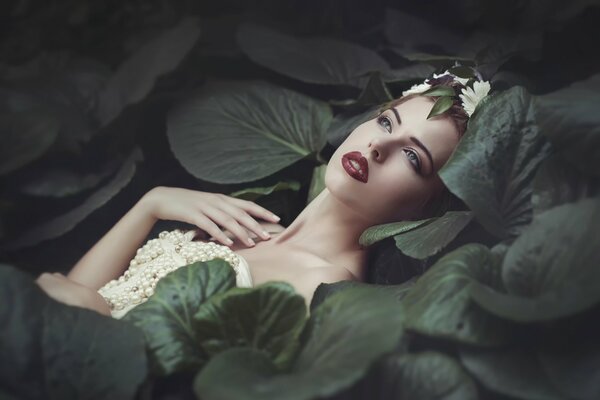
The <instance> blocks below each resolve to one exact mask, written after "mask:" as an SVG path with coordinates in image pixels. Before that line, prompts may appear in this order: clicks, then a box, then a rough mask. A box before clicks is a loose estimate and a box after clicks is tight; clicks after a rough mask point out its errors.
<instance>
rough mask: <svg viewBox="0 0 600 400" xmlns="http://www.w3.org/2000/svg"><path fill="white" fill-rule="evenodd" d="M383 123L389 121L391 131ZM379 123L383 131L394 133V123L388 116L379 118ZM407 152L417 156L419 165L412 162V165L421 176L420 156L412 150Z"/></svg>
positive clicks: (381, 115)
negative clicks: (392, 130)
mask: <svg viewBox="0 0 600 400" xmlns="http://www.w3.org/2000/svg"><path fill="white" fill-rule="evenodd" d="M383 121H387V122H388V124H389V126H390V130H388V128H386V127H385V126H384V125H383ZM377 123H378V124H379V125H381V126H382V127H383V129H385V130H386V131H388V133H392V132H391V129H392V126H393V123H392V120H391V119H390V118H389V117H388V116H386V115H383V114H380V115H379V116H378V117H377ZM406 150H408V151H409V152H410V153H411V154H413V155H414V156H415V159H416V160H417V165H415V164H414V163H413V162H412V161H411V164H412V165H415V170H416V171H417V172H418V173H419V174H420V173H421V159H420V158H419V155H418V154H417V152H415V151H414V150H410V149H406Z"/></svg>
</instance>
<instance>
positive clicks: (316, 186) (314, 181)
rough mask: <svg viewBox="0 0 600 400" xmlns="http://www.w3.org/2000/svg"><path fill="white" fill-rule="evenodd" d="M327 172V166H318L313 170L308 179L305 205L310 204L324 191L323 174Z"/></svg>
mask: <svg viewBox="0 0 600 400" xmlns="http://www.w3.org/2000/svg"><path fill="white" fill-rule="evenodd" d="M326 171H327V164H323V165H318V166H316V167H315V168H314V169H313V174H312V178H311V179H310V186H309V187H308V198H307V199H306V204H308V203H310V202H311V201H313V200H314V199H315V197H317V196H318V195H319V193H321V192H322V191H323V189H325V187H326V186H325V172H326Z"/></svg>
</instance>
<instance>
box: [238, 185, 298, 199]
mask: <svg viewBox="0 0 600 400" xmlns="http://www.w3.org/2000/svg"><path fill="white" fill-rule="evenodd" d="M280 190H293V191H294V192H297V191H298V190H300V182H298V181H282V182H277V183H276V184H275V185H272V186H267V187H252V188H246V189H242V190H237V191H235V192H232V193H230V194H229V195H230V196H231V197H237V198H238V199H244V200H250V201H254V200H256V199H258V198H260V197H262V196H266V195H269V194H271V193H273V192H278V191H280Z"/></svg>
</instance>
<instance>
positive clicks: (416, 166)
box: [404, 149, 421, 173]
mask: <svg viewBox="0 0 600 400" xmlns="http://www.w3.org/2000/svg"><path fill="white" fill-rule="evenodd" d="M404 151H406V154H407V155H409V157H408V159H409V160H411V163H412V164H413V165H414V166H415V170H416V171H417V172H419V173H420V172H421V162H420V161H419V156H417V153H415V152H414V151H412V150H409V149H404ZM410 155H412V156H413V157H414V158H411V157H410ZM412 160H415V161H416V162H417V163H416V164H415V163H413V162H412Z"/></svg>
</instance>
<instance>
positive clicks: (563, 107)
mask: <svg viewBox="0 0 600 400" xmlns="http://www.w3.org/2000/svg"><path fill="white" fill-rule="evenodd" d="M599 102H600V74H596V75H593V76H592V77H590V78H589V79H587V80H585V81H579V82H575V83H573V84H572V85H570V86H568V87H566V88H564V89H561V90H557V91H555V92H552V93H549V94H546V95H543V96H539V97H537V98H536V103H537V105H538V107H539V112H538V113H537V114H538V123H539V124H540V130H541V131H542V132H543V133H544V135H546V136H547V137H548V138H549V139H550V140H551V142H552V144H553V145H554V146H555V147H556V149H558V151H559V152H560V153H561V154H562V155H564V157H565V158H566V159H567V160H569V161H570V162H572V163H573V164H574V165H576V166H577V167H578V169H579V170H580V171H582V172H584V173H589V174H594V175H600V161H599V160H600V114H599V113H598V107H597V104H598V103H599Z"/></svg>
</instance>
